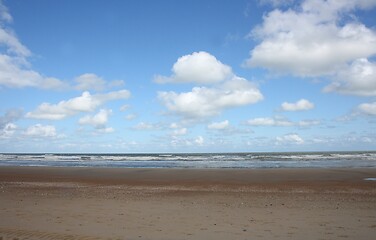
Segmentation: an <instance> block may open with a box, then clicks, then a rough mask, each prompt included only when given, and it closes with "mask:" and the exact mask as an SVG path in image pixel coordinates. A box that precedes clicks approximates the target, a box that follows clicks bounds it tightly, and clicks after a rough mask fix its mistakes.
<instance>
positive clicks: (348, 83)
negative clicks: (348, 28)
mask: <svg viewBox="0 0 376 240" xmlns="http://www.w3.org/2000/svg"><path fill="white" fill-rule="evenodd" d="M375 44H376V42H375ZM332 91H336V92H340V93H343V94H351V95H359V96H376V63H374V62H369V61H368V59H366V58H361V59H357V60H355V61H354V62H353V63H352V64H351V65H350V67H349V68H344V69H341V70H340V71H339V72H338V73H337V75H336V76H335V77H334V81H333V83H332V84H330V85H328V86H327V87H325V88H324V92H332Z"/></svg>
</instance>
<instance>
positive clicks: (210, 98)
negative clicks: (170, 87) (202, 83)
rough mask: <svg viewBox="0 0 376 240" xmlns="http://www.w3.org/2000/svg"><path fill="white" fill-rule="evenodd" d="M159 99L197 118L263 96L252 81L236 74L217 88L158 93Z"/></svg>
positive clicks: (191, 117)
mask: <svg viewBox="0 0 376 240" xmlns="http://www.w3.org/2000/svg"><path fill="white" fill-rule="evenodd" d="M158 98H159V100H160V101H161V102H162V103H163V104H164V105H165V106H166V107H167V108H168V110H170V111H171V112H174V113H176V114H178V115H181V116H182V117H184V118H188V119H195V118H202V117H210V116H214V115H218V114H220V113H221V112H222V111H223V110H224V109H226V108H232V107H239V106H244V105H248V104H252V103H256V102H258V101H260V100H262V99H263V96H262V94H261V92H260V91H259V90H258V88H257V87H256V86H255V85H254V84H252V83H251V82H249V81H247V80H246V79H244V78H239V77H234V78H233V79H231V80H229V81H226V82H224V83H222V84H220V85H218V86H217V87H212V88H208V87H194V88H193V89H192V91H191V92H184V93H176V92H173V91H171V92H159V93H158Z"/></svg>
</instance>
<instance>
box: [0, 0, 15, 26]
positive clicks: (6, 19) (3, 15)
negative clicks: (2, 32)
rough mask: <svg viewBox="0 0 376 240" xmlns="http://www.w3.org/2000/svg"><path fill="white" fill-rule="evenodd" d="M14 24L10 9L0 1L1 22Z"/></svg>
mask: <svg viewBox="0 0 376 240" xmlns="http://www.w3.org/2000/svg"><path fill="white" fill-rule="evenodd" d="M1 21H4V22H12V21H13V19H12V16H11V15H10V14H9V11H8V8H7V7H6V6H4V4H3V2H2V1H1V0H0V22H1Z"/></svg>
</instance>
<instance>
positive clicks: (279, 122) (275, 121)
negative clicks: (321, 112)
mask: <svg viewBox="0 0 376 240" xmlns="http://www.w3.org/2000/svg"><path fill="white" fill-rule="evenodd" d="M247 124H248V125H251V126H274V127H294V126H296V127H309V126H313V125H319V124H320V121H319V120H302V121H298V122H293V121H290V120H288V119H286V118H283V117H274V118H254V119H250V120H248V121H247Z"/></svg>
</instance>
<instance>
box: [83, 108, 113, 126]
mask: <svg viewBox="0 0 376 240" xmlns="http://www.w3.org/2000/svg"><path fill="white" fill-rule="evenodd" d="M111 114H112V110H110V109H109V110H107V109H101V110H100V111H99V112H98V113H97V114H95V115H94V116H90V115H87V116H84V117H82V118H80V119H79V121H78V123H79V124H81V125H92V126H93V127H95V128H97V129H104V128H105V127H106V124H107V122H108V118H109V116H110V115H111Z"/></svg>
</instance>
